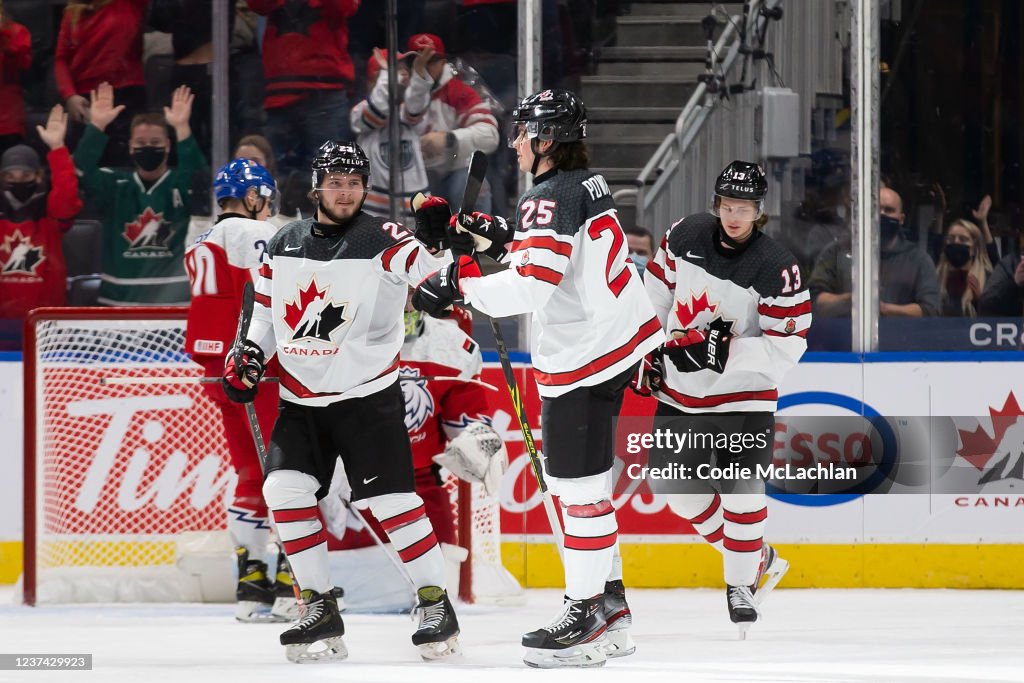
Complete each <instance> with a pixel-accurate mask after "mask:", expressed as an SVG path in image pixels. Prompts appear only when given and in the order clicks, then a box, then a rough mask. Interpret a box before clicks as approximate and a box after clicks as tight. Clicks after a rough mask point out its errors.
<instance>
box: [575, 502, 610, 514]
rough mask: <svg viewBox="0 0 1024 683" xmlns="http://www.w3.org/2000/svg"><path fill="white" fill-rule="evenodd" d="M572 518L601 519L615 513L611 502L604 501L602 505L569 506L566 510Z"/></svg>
mask: <svg viewBox="0 0 1024 683" xmlns="http://www.w3.org/2000/svg"><path fill="white" fill-rule="evenodd" d="M565 510H566V512H567V513H569V516H570V517H601V516H603V515H607V514H608V513H609V512H613V511H614V509H613V508H612V503H611V501H610V500H602V501H601V502H600V503H591V504H590V505H568V506H566V508H565Z"/></svg>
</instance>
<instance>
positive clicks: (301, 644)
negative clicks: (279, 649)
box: [281, 590, 348, 664]
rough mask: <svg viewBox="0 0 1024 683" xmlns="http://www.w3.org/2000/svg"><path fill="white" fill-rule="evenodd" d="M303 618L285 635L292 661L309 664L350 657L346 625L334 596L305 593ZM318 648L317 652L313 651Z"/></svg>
mask: <svg viewBox="0 0 1024 683" xmlns="http://www.w3.org/2000/svg"><path fill="white" fill-rule="evenodd" d="M301 611H302V618H301V619H300V620H299V622H298V623H297V624H295V625H294V626H292V627H291V628H290V629H288V630H287V631H285V632H284V633H282V634H281V644H282V645H284V647H285V657H287V658H288V661H289V662H295V663H296V664H305V663H306V662H319V661H331V660H341V659H345V658H346V657H348V650H347V649H346V648H345V642H344V641H343V640H342V636H343V635H345V624H344V622H343V621H342V620H341V614H339V613H338V604H337V602H336V601H335V598H334V594H333V593H330V592H328V593H326V594H323V593H317V592H316V591H313V590H304V591H302V610H301ZM314 647H316V649H312V648H314Z"/></svg>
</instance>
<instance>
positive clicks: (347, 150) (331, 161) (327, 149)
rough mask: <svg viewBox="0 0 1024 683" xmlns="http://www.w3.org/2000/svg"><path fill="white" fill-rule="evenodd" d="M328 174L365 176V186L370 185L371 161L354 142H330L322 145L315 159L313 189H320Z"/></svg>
mask: <svg viewBox="0 0 1024 683" xmlns="http://www.w3.org/2000/svg"><path fill="white" fill-rule="evenodd" d="M328 173H354V174H357V175H361V176H363V185H364V186H369V184H370V159H369V158H368V157H367V156H366V152H364V151H363V149H362V147H360V146H359V145H357V144H356V143H354V142H339V141H337V140H328V141H327V142H325V143H324V144H322V145H320V149H319V150H317V153H316V157H314V158H313V189H314V190H315V189H317V188H319V187H320V183H321V182H323V179H324V176H325V175H327V174H328Z"/></svg>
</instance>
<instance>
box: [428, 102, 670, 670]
mask: <svg viewBox="0 0 1024 683" xmlns="http://www.w3.org/2000/svg"><path fill="white" fill-rule="evenodd" d="M513 122H514V125H515V129H514V131H513V133H512V135H511V137H510V140H509V145H510V146H511V147H512V148H514V149H515V150H516V152H517V155H518V158H519V168H520V169H521V170H522V171H524V172H527V173H531V174H532V175H533V176H534V183H535V184H534V186H533V188H532V189H530V190H529V191H527V192H526V193H525V194H524V195H523V196H522V197H521V198H520V200H519V203H518V207H517V211H516V217H515V226H514V227H513V226H509V225H508V224H507V223H506V221H505V220H504V219H503V218H500V217H491V216H487V215H483V214H479V213H478V214H474V215H473V216H471V217H467V216H456V217H454V218H453V221H457V223H458V225H459V226H460V227H461V228H462V229H465V230H468V231H469V232H471V233H473V234H474V235H475V238H476V239H477V242H478V246H477V249H478V250H479V251H483V253H486V254H487V255H489V256H491V257H492V258H494V259H497V260H501V261H502V262H504V263H506V264H507V265H508V268H507V269H506V270H503V271H501V272H499V273H495V274H493V275H488V276H486V277H482V276H481V275H480V271H479V269H478V268H477V267H476V265H475V264H474V263H473V261H472V260H471V259H469V258H468V257H461V258H460V259H459V261H458V262H456V263H454V264H452V265H451V266H449V267H447V268H446V269H445V270H442V271H441V272H440V273H437V274H435V275H434V276H432V277H430V278H429V279H427V280H426V281H425V282H424V283H423V284H421V285H420V287H419V289H418V291H417V295H416V296H415V297H414V300H413V303H414V304H415V305H417V306H418V307H419V308H421V309H422V310H425V311H427V312H428V313H430V314H432V315H435V316H436V315H443V314H444V311H445V308H446V307H447V306H448V305H449V304H450V303H451V302H452V301H464V302H465V303H467V304H470V305H472V306H473V307H475V308H477V309H478V310H480V311H482V312H484V313H486V314H488V315H491V316H494V317H504V316H510V315H518V314H521V313H530V314H532V316H533V339H532V343H531V353H532V358H533V371H534V377H535V378H536V381H537V384H538V386H539V390H540V395H541V397H542V399H543V407H542V424H541V427H542V431H543V433H542V438H543V444H544V454H545V466H544V467H545V473H546V475H547V476H548V477H549V478H550V486H551V490H552V492H553V493H555V494H557V495H558V496H559V500H560V502H561V505H562V506H563V509H564V511H565V515H564V519H565V553H564V558H565V602H564V604H563V610H562V612H561V613H560V614H559V616H558V617H557V618H556V619H555V620H554V621H553V622H551V623H550V624H549V625H547V626H544V627H543V628H540V629H538V630H536V631H532V632H530V633H527V634H526V635H524V636H523V645H524V646H525V647H526V648H527V654H526V656H525V658H524V661H526V663H527V664H529V665H531V666H538V667H544V668H548V667H556V666H600V665H601V664H604V662H605V660H606V657H608V656H622V655H627V654H631V653H632V652H633V650H634V646H633V644H632V640H631V639H630V637H629V631H628V627H629V625H630V624H631V622H632V616H631V614H630V612H629V608H628V606H627V605H626V601H625V591H624V589H623V587H622V563H621V558H620V557H619V554H618V525H617V523H616V519H615V510H614V509H613V507H612V504H611V493H612V472H611V468H612V464H613V461H614V453H613V444H612V440H613V433H612V430H613V418H615V417H616V416H617V415H618V413H619V409H620V408H621V405H622V392H623V390H624V389H625V387H626V386H627V385H628V383H629V378H630V375H631V374H632V371H633V369H634V368H635V367H636V366H637V365H638V363H639V362H640V360H641V359H642V358H643V357H644V355H645V354H647V353H648V352H650V351H651V350H652V349H655V348H657V347H658V346H659V345H660V344H661V343H662V341H663V334H662V331H661V325H660V324H659V322H658V318H657V316H656V315H655V313H654V309H653V308H652V306H651V303H650V301H649V299H648V298H647V295H646V293H645V292H644V289H643V283H642V282H641V280H640V277H639V275H638V274H637V272H636V269H635V268H634V266H633V264H632V263H630V262H629V261H628V260H627V258H626V256H627V249H626V239H625V236H624V233H623V230H622V227H621V226H620V225H619V219H618V214H617V212H616V209H615V203H614V201H613V200H612V196H611V192H610V191H609V189H608V185H607V183H606V182H605V179H604V178H603V177H602V176H600V175H598V174H596V173H593V172H592V171H589V170H588V169H587V166H588V164H589V154H588V152H587V148H586V145H585V143H584V142H583V138H584V137H585V135H586V110H585V109H584V107H583V103H582V102H581V101H580V100H579V99H578V98H577V97H576V96H575V95H574V94H573V93H571V92H568V91H565V90H544V91H542V92H539V93H536V94H534V95H531V96H529V97H527V98H525V99H524V100H523V101H522V102H521V103H520V104H519V106H518V107H516V109H515V110H514V112H513Z"/></svg>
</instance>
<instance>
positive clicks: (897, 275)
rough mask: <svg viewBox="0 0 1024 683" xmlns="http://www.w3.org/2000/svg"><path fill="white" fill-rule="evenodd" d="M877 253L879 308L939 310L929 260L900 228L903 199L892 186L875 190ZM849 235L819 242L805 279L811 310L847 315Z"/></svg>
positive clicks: (890, 311)
mask: <svg viewBox="0 0 1024 683" xmlns="http://www.w3.org/2000/svg"><path fill="white" fill-rule="evenodd" d="M879 204H880V205H881V215H880V216H879V229H880V239H879V241H880V242H881V249H882V254H881V259H880V263H879V269H880V272H879V274H878V301H879V313H881V314H882V315H887V316H888V315H891V316H912V317H921V316H931V315H936V314H937V313H938V310H939V285H938V279H937V276H936V273H935V265H934V264H933V263H932V260H931V259H930V258H929V257H928V254H926V253H925V252H924V251H923V250H922V249H921V248H920V247H918V246H917V245H915V244H913V243H911V242H908V241H907V240H906V239H904V237H903V235H902V234H901V228H902V227H903V221H904V218H905V216H904V213H903V200H902V199H901V198H900V196H899V194H897V193H896V191H895V190H893V189H891V188H889V187H883V188H882V189H881V190H880V191H879ZM851 255H852V252H851V249H850V242H849V240H837V241H835V242H833V243H832V244H830V245H829V246H827V247H825V249H824V250H823V251H822V252H821V255H820V256H819V257H818V260H817V262H816V263H815V265H814V271H813V273H812V274H811V279H810V281H809V282H808V287H809V289H810V290H811V297H812V300H813V301H814V313H815V315H822V316H848V315H850V308H851V304H852V301H853V296H852V290H853V280H852V272H853V262H852V258H851Z"/></svg>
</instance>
